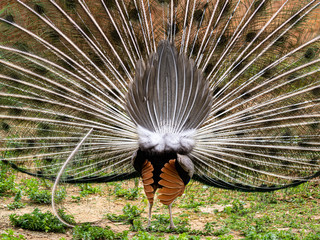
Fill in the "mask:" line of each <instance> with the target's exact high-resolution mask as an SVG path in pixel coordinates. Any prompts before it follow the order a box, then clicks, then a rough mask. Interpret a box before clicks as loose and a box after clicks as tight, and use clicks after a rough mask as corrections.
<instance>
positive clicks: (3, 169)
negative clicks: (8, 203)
mask: <svg viewBox="0 0 320 240" xmlns="http://www.w3.org/2000/svg"><path fill="white" fill-rule="evenodd" d="M14 188H15V176H14V175H13V174H12V172H11V169H10V166H9V165H8V164H6V163H4V162H3V161H0V196H2V195H3V194H5V193H7V192H13V191H14Z"/></svg>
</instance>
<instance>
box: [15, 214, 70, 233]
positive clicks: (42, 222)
mask: <svg viewBox="0 0 320 240" xmlns="http://www.w3.org/2000/svg"><path fill="white" fill-rule="evenodd" d="M60 213H61V212H60ZM66 216H67V215H66V214H65V217H66ZM9 219H10V222H11V223H12V224H13V225H14V226H15V227H20V228H22V229H27V230H32V231H40V232H59V233H64V232H65V231H66V226H65V225H64V224H62V223H61V222H60V221H59V219H58V218H57V217H55V216H54V215H53V214H52V213H51V212H46V213H42V212H41V211H40V210H39V209H38V208H36V209H35V210H34V211H33V212H32V213H26V214H24V215H22V216H18V215H16V214H11V215H10V216H9ZM68 219H69V220H73V218H72V217H71V216H68Z"/></svg>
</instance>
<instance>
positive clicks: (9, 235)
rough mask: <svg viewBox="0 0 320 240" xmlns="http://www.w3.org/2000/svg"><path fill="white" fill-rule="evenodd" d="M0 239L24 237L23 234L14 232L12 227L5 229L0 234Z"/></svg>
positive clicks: (9, 239) (22, 238)
mask: <svg viewBox="0 0 320 240" xmlns="http://www.w3.org/2000/svg"><path fill="white" fill-rule="evenodd" d="M0 239H1V240H24V239H26V238H25V237H24V236H23V235H21V234H19V235H18V236H17V234H15V233H14V231H13V230H12V229H8V230H6V231H5V233H2V234H0Z"/></svg>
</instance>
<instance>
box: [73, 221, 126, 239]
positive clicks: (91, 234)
mask: <svg viewBox="0 0 320 240" xmlns="http://www.w3.org/2000/svg"><path fill="white" fill-rule="evenodd" d="M127 235H128V231H124V232H122V233H114V232H113V231H112V230H111V229H110V228H108V227H106V228H102V227H97V226H91V225H90V224H88V223H84V224H81V225H79V226H76V227H74V229H73V240H81V239H90V240H101V239H103V240H108V239H110V240H111V239H112V240H114V239H128V237H127Z"/></svg>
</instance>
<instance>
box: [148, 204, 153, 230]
mask: <svg viewBox="0 0 320 240" xmlns="http://www.w3.org/2000/svg"><path fill="white" fill-rule="evenodd" d="M152 206H153V203H150V202H149V219H148V225H147V228H150V227H151V210H152Z"/></svg>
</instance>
